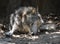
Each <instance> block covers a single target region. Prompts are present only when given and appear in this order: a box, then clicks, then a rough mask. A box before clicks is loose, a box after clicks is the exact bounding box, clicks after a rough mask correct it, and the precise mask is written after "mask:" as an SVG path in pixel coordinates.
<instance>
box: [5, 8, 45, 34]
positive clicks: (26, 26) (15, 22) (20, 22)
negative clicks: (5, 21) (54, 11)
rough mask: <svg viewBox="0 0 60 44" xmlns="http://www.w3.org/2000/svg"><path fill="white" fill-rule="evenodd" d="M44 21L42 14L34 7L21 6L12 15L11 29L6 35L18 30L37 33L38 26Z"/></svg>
mask: <svg viewBox="0 0 60 44" xmlns="http://www.w3.org/2000/svg"><path fill="white" fill-rule="evenodd" d="M42 23H44V21H43V19H42V17H41V14H40V13H39V12H38V11H37V9H36V8H34V7H20V8H19V9H17V10H15V12H14V13H12V14H11V16H10V25H9V31H8V32H6V35H13V33H14V32H15V31H17V30H19V31H20V33H29V34H37V32H38V27H39V26H40V25H41V24H42Z"/></svg>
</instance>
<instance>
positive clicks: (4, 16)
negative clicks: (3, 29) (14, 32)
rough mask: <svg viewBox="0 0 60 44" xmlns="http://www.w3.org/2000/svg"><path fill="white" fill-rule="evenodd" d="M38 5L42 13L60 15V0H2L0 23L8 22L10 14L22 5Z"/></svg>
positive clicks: (0, 0)
mask: <svg viewBox="0 0 60 44" xmlns="http://www.w3.org/2000/svg"><path fill="white" fill-rule="evenodd" d="M37 2H38V3H37ZM37 5H38V8H39V12H40V13H41V14H42V15H48V14H49V13H53V14H54V16H60V7H59V5H60V1H59V0H0V23H3V24H6V23H7V24H8V23H9V16H10V14H11V13H13V12H14V11H15V9H18V8H19V7H21V6H33V7H37Z"/></svg>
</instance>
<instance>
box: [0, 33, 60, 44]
mask: <svg viewBox="0 0 60 44" xmlns="http://www.w3.org/2000/svg"><path fill="white" fill-rule="evenodd" d="M29 37H30V38H29ZM34 37H35V38H34ZM31 38H32V39H31ZM0 44H60V33H51V34H41V35H39V36H27V35H26V36H25V37H22V36H20V37H19V36H16V37H15V36H14V37H5V36H4V37H2V38H0Z"/></svg>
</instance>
